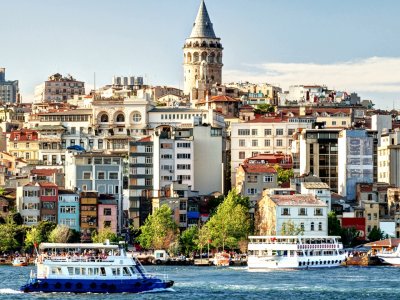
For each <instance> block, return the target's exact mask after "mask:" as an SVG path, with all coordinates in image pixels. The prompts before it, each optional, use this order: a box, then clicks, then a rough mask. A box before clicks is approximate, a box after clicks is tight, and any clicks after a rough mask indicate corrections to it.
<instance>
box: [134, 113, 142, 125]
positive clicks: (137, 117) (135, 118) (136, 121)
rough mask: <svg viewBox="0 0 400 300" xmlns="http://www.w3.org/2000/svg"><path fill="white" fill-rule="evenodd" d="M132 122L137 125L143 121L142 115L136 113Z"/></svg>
mask: <svg viewBox="0 0 400 300" xmlns="http://www.w3.org/2000/svg"><path fill="white" fill-rule="evenodd" d="M132 120H133V122H135V123H139V122H140V121H141V120H142V115H141V114H140V112H138V111H135V112H134V113H133V115H132Z"/></svg>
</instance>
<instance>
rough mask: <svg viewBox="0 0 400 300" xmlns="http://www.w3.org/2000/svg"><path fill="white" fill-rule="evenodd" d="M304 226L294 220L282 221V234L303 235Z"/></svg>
mask: <svg viewBox="0 0 400 300" xmlns="http://www.w3.org/2000/svg"><path fill="white" fill-rule="evenodd" d="M303 234H304V228H302V227H301V226H299V225H297V226H296V225H295V224H294V222H293V221H292V220H288V221H285V222H283V223H282V229H281V235H303Z"/></svg>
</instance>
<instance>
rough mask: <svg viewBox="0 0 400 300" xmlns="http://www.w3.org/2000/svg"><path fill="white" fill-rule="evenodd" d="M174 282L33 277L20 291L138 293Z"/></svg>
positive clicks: (162, 287)
mask: <svg viewBox="0 0 400 300" xmlns="http://www.w3.org/2000/svg"><path fill="white" fill-rule="evenodd" d="M173 284H174V282H173V281H164V280H161V279H157V278H140V279H113V280H110V279H104V280H93V279H91V280H90V279H33V280H30V282H28V283H27V284H26V285H24V286H22V287H21V291H23V292H25V293H30V292H44V293H54V292H59V293H140V292H146V291H151V290H155V289H166V288H169V287H171V286H172V285H173Z"/></svg>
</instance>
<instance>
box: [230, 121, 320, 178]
mask: <svg viewBox="0 0 400 300" xmlns="http://www.w3.org/2000/svg"><path fill="white" fill-rule="evenodd" d="M314 121H315V118H309V117H304V118H303V117H279V116H264V115H263V116H258V117H256V118H255V119H253V120H249V121H246V122H240V123H232V124H231V181H232V185H234V184H235V180H236V170H237V168H238V167H239V165H240V164H241V163H242V162H243V161H244V160H245V159H246V158H249V157H254V156H256V155H258V154H264V153H267V154H274V153H279V154H283V155H290V150H291V144H292V141H293V134H294V133H295V132H297V131H299V130H300V129H306V128H312V125H313V122H314Z"/></svg>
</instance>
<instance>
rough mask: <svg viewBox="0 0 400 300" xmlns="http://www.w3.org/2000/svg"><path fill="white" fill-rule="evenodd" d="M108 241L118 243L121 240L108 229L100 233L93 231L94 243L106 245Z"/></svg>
mask: <svg viewBox="0 0 400 300" xmlns="http://www.w3.org/2000/svg"><path fill="white" fill-rule="evenodd" d="M106 240H109V241H110V243H118V242H119V241H120V240H121V239H120V238H119V237H118V236H117V234H116V233H115V232H113V231H112V230H111V229H110V228H108V227H106V228H104V229H102V230H100V231H99V232H97V231H93V233H92V241H93V243H104V242H105V241H106Z"/></svg>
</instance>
